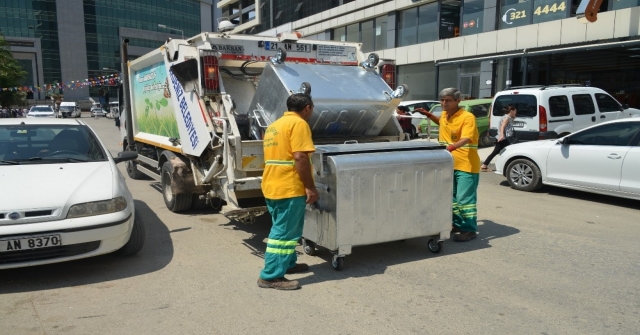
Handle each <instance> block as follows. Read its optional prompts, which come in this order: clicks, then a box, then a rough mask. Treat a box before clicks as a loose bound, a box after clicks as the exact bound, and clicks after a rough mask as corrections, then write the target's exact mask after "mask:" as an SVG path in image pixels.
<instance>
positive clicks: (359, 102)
mask: <svg viewBox="0 0 640 335" xmlns="http://www.w3.org/2000/svg"><path fill="white" fill-rule="evenodd" d="M121 53H122V57H123V69H125V70H124V71H123V94H122V96H123V100H124V101H123V104H122V105H123V106H124V108H123V110H122V112H121V122H122V126H123V127H121V131H122V146H123V150H134V151H137V153H138V158H137V159H136V160H134V161H129V162H128V163H127V165H126V170H127V174H128V175H129V177H131V178H133V179H139V178H143V177H144V176H145V175H146V176H148V177H151V178H154V179H156V180H157V181H159V184H160V185H159V188H160V190H161V193H162V196H163V198H164V202H165V204H166V206H167V208H168V209H169V210H171V211H173V212H180V211H184V210H188V209H198V208H205V207H208V206H212V207H218V208H219V209H220V212H221V213H222V214H224V215H226V216H227V217H229V218H232V219H235V220H238V221H241V222H247V223H248V222H252V221H253V220H254V218H255V217H257V216H259V215H261V214H263V213H265V212H266V211H267V209H266V206H265V201H264V196H263V195H262V191H261V181H262V171H263V169H264V165H265V163H264V157H263V141H262V138H263V134H264V133H265V131H266V128H267V127H268V126H269V125H270V124H271V123H272V122H274V121H275V120H276V119H278V118H279V117H280V116H282V115H283V114H284V112H285V111H286V100H287V98H288V97H289V96H290V95H291V94H294V93H306V94H310V95H311V96H312V98H313V101H314V105H315V107H314V112H313V114H312V116H311V118H310V120H309V124H310V127H311V131H312V136H313V141H314V144H315V145H316V147H317V149H318V155H315V156H313V157H312V158H311V160H312V163H313V169H314V171H313V173H314V175H315V178H316V181H317V186H318V188H319V190H320V192H321V193H320V198H321V199H320V201H318V203H316V204H314V206H313V208H310V209H309V215H310V217H309V218H308V219H307V220H316V221H318V224H319V225H326V224H328V225H336V224H339V222H343V221H344V222H346V221H349V222H351V223H358V224H367V222H368V223H369V224H371V223H375V224H380V225H382V224H384V223H386V224H387V225H395V227H391V226H389V227H387V228H380V227H378V228H375V229H378V230H379V231H380V232H385V234H382V233H377V234H365V235H367V238H362V239H358V240H357V241H355V239H353V238H351V240H352V242H353V241H355V242H353V243H352V242H345V243H347V244H349V243H351V244H350V246H351V245H360V244H368V243H375V242H381V241H385V240H389V239H406V238H410V237H415V236H421V235H424V236H426V235H433V236H434V239H433V243H431V245H430V249H432V251H434V250H439V247H441V245H442V244H441V242H442V240H444V239H447V238H449V233H450V229H451V211H450V209H451V192H452V190H451V181H452V178H453V177H452V175H453V170H452V158H451V155H450V154H449V153H448V152H447V151H446V150H445V149H444V147H442V146H440V145H439V144H437V143H431V142H428V141H420V142H417V141H403V140H404V139H405V136H404V134H403V132H402V129H401V128H400V125H399V123H398V121H397V119H396V117H395V116H394V111H395V109H396V107H397V106H398V104H399V103H400V102H401V100H402V98H403V97H404V96H406V94H407V93H408V87H406V86H405V85H401V86H399V87H397V88H391V87H390V86H389V85H388V84H387V82H385V80H384V78H383V77H381V75H380V73H378V67H377V65H378V62H379V61H380V59H379V57H378V56H377V55H376V54H373V53H372V54H369V55H367V56H365V55H364V54H363V53H362V51H361V49H360V44H359V43H350V42H339V41H321V40H305V39H302V38H301V36H300V34H298V33H296V32H287V33H281V34H279V35H278V36H275V37H265V36H253V35H234V34H229V33H226V32H219V33H218V32H205V33H201V34H199V35H196V36H194V37H191V38H188V39H168V40H167V41H166V43H164V44H163V45H162V46H160V47H159V48H157V49H155V50H153V51H151V52H149V53H147V54H145V55H143V56H141V57H139V58H136V59H135V60H132V61H129V60H128V59H127V57H128V56H127V41H125V42H124V43H123V44H122V50H121ZM346 158H352V159H355V160H354V161H349V162H345V161H344V160H345V159H346ZM342 164H346V165H345V166H344V170H343V171H342V172H344V173H346V175H344V174H340V176H341V178H343V179H341V180H340V181H339V183H340V185H334V184H335V182H336V180H337V179H336V178H335V177H336V173H337V172H338V171H336V169H342V168H343V165H342ZM354 164H355V165H354ZM347 165H348V166H349V167H348V168H347V167H346V166H347ZM354 166H356V167H358V168H355V169H354ZM347 171H351V172H347ZM356 180H360V181H361V182H362V184H359V185H356ZM336 191H338V192H341V194H339V196H338V197H336V195H335V193H334V192H336ZM358 192H361V193H358ZM436 194H437V196H436ZM365 195H366V196H365ZM337 199H340V203H337V202H336V201H337ZM442 199H444V200H442ZM348 201H361V202H362V203H361V204H355V206H356V207H355V209H356V210H360V212H358V213H353V211H352V212H351V213H346V214H343V213H342V208H343V207H344V206H345V205H346V204H347V203H348ZM365 203H367V204H366V205H365ZM358 206H360V207H358ZM389 207H392V208H389ZM376 208H377V209H376ZM436 208H438V210H435V209H436ZM447 208H449V210H447ZM352 209H354V208H352ZM365 209H367V211H368V210H369V209H371V211H370V212H367V211H365ZM443 213H444V214H443ZM327 215H328V216H327ZM393 215H395V218H394V217H392V216H393ZM405 220H406V221H407V222H410V224H408V226H407V227H405V228H406V229H404V228H402V225H400V224H397V223H395V222H398V221H405ZM320 221H322V223H321V222H320ZM433 223H436V224H435V225H434V224H433ZM306 225H307V226H311V225H312V224H309V223H307V224H306ZM409 226H410V227H409ZM422 226H428V228H425V229H426V230H425V229H422V228H419V227H422ZM318 227H320V226H318ZM417 227H418V228H417ZM325 228H326V227H325ZM325 228H322V229H325ZM322 229H320V228H319V230H318V231H315V232H313V233H312V232H309V234H311V235H312V236H313V237H310V238H309V240H308V241H309V244H308V245H307V248H306V249H305V250H309V251H310V247H309V246H310V245H311V244H312V243H315V242H318V245H320V246H323V245H324V244H323V243H325V242H326V244H331V245H332V246H333V245H335V247H332V249H335V252H336V255H339V256H340V257H343V256H344V255H346V254H349V253H350V246H349V247H348V248H347V247H346V244H345V243H342V242H340V243H342V244H340V246H338V245H337V244H336V243H338V242H339V240H340V239H343V240H344V238H345V235H344V234H343V233H342V232H337V231H336V229H335V227H334V228H327V229H333V231H334V233H335V234H336V235H335V236H334V237H332V238H329V239H328V240H325V239H322V238H321V236H320V235H322V236H325V237H326V236H329V235H323V233H322V231H321V230H322ZM353 229H354V228H353V227H352V228H350V230H349V231H348V233H347V235H348V234H350V233H353ZM355 229H356V230H357V229H364V228H362V227H360V228H355ZM403 230H404V232H403ZM427 231H428V232H427ZM338 233H339V234H338ZM374 235H376V236H374ZM341 236H342V237H341ZM323 241H324V242H323ZM313 246H314V247H315V244H314V245H313ZM340 250H341V251H340ZM310 252H311V251H310ZM337 264H339V260H338V261H337Z"/></svg>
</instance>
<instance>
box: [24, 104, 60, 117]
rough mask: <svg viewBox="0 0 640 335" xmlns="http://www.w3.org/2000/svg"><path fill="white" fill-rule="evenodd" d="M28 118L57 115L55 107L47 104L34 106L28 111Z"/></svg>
mask: <svg viewBox="0 0 640 335" xmlns="http://www.w3.org/2000/svg"><path fill="white" fill-rule="evenodd" d="M27 117H28V118H32V117H56V113H55V111H54V110H53V107H51V106H47V105H38V106H33V107H31V108H30V109H29V112H28V113H27Z"/></svg>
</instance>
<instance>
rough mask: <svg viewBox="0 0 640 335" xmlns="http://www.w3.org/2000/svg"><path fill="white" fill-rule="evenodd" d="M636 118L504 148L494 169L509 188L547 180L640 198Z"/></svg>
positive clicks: (529, 187) (639, 132)
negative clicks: (552, 138) (561, 136)
mask: <svg viewBox="0 0 640 335" xmlns="http://www.w3.org/2000/svg"><path fill="white" fill-rule="evenodd" d="M639 171H640V118H627V119H620V120H613V121H608V122H604V123H601V124H599V125H596V126H592V127H589V128H585V129H583V130H580V131H577V132H575V133H573V134H571V135H568V136H565V137H563V138H561V139H554V140H542V141H533V142H523V143H517V144H513V145H510V146H508V147H506V148H504V149H503V150H502V151H501V153H500V156H499V158H498V160H497V161H496V173H498V174H501V175H503V176H505V177H506V178H507V180H508V181H509V184H510V185H511V187H513V188H515V189H517V190H522V191H533V190H536V189H539V188H540V187H542V185H552V186H558V187H564V188H569V189H574V190H581V191H586V192H593V193H600V194H606V195H612V196H617V197H622V198H630V199H638V200H640V172H639Z"/></svg>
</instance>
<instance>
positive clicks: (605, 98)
mask: <svg viewBox="0 0 640 335" xmlns="http://www.w3.org/2000/svg"><path fill="white" fill-rule="evenodd" d="M594 95H595V97H596V103H597V104H598V110H599V111H600V117H599V119H598V122H604V121H611V120H615V119H617V118H619V117H621V116H622V115H620V113H621V112H622V107H621V106H620V104H619V103H618V101H617V100H616V99H614V98H612V97H611V96H610V95H608V94H605V93H596V94H594Z"/></svg>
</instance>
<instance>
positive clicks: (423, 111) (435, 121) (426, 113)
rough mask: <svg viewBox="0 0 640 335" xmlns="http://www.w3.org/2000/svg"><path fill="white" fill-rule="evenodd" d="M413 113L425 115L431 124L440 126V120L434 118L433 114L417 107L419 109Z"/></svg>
mask: <svg viewBox="0 0 640 335" xmlns="http://www.w3.org/2000/svg"><path fill="white" fill-rule="evenodd" d="M414 111H416V112H418V113H420V114H422V115H425V116H426V117H427V118H429V120H431V121H433V123H435V124H437V125H440V118H439V117H437V116H435V115H433V114H431V113H430V112H429V111H428V110H426V109H424V108H421V107H419V108H416V109H414Z"/></svg>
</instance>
